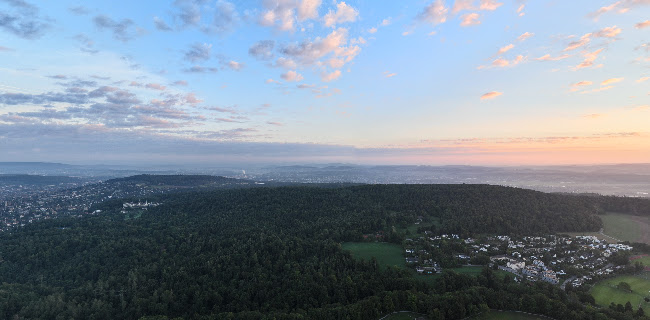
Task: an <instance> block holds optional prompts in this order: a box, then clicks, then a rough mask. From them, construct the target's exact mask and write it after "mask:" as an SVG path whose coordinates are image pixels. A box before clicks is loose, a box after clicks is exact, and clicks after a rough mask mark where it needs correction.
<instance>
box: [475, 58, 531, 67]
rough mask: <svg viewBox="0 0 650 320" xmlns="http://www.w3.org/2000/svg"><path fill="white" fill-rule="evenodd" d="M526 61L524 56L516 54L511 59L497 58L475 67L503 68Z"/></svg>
mask: <svg viewBox="0 0 650 320" xmlns="http://www.w3.org/2000/svg"><path fill="white" fill-rule="evenodd" d="M524 61H526V57H524V56H522V55H518V56H517V57H515V58H514V59H512V60H508V59H505V58H497V59H495V60H493V61H492V63H491V64H490V65H489V66H479V67H478V68H477V69H479V70H480V69H489V68H505V67H514V66H516V65H518V64H520V63H522V62H524Z"/></svg>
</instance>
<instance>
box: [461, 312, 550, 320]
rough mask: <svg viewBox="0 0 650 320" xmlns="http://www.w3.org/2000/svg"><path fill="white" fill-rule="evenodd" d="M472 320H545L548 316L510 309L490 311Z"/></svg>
mask: <svg viewBox="0 0 650 320" xmlns="http://www.w3.org/2000/svg"><path fill="white" fill-rule="evenodd" d="M470 319H473V320H547V319H549V318H546V317H542V316H536V315H532V314H526V313H522V312H512V311H494V310H493V311H490V312H489V313H484V314H481V315H478V316H476V317H473V318H470Z"/></svg>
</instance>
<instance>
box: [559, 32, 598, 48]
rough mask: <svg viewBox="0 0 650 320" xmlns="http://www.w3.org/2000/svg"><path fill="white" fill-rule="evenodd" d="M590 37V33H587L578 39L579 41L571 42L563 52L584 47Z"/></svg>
mask: <svg viewBox="0 0 650 320" xmlns="http://www.w3.org/2000/svg"><path fill="white" fill-rule="evenodd" d="M591 35H592V34H591V33H587V34H585V35H583V36H582V37H580V40H577V41H571V42H570V43H569V44H568V45H567V47H566V48H564V51H571V50H575V49H578V48H580V47H584V46H586V45H587V44H588V43H589V42H590V41H591Z"/></svg>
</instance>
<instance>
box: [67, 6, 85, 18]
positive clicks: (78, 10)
mask: <svg viewBox="0 0 650 320" xmlns="http://www.w3.org/2000/svg"><path fill="white" fill-rule="evenodd" d="M68 10H69V11H70V12H72V13H74V14H76V15H78V16H83V15H87V14H89V13H90V10H88V8H86V7H84V6H75V7H70V8H68Z"/></svg>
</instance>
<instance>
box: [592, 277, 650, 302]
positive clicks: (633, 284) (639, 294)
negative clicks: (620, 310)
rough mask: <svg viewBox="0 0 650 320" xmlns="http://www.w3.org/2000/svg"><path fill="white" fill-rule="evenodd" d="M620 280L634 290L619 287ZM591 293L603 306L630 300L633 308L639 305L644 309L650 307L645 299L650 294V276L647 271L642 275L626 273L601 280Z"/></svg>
mask: <svg viewBox="0 0 650 320" xmlns="http://www.w3.org/2000/svg"><path fill="white" fill-rule="evenodd" d="M620 282H627V283H628V284H630V288H631V289H632V292H629V291H625V290H622V289H619V288H618V287H617V285H618V284H619V283H620ZM590 293H591V295H593V296H594V299H596V303H597V304H599V305H601V306H609V304H610V303H612V302H614V303H615V304H619V303H620V304H622V305H625V303H626V302H628V301H630V303H631V304H632V307H633V308H635V309H636V308H638V307H639V306H641V307H643V308H644V309H646V308H648V307H650V304H649V303H647V302H645V301H643V298H644V297H648V296H650V277H648V275H647V273H643V274H640V275H634V276H632V275H625V276H619V277H616V278H612V279H607V280H603V281H601V282H599V283H598V284H596V285H595V286H594V287H593V288H592V289H591V292H590Z"/></svg>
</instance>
